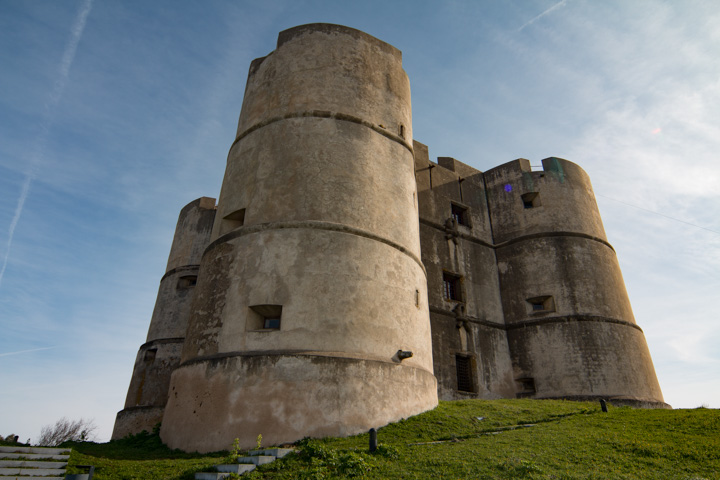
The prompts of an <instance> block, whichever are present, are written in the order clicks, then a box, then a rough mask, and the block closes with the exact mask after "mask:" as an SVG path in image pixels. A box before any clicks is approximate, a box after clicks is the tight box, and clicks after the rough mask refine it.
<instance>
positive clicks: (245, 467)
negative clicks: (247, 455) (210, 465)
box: [215, 463, 256, 475]
mask: <svg viewBox="0 0 720 480" xmlns="http://www.w3.org/2000/svg"><path fill="white" fill-rule="evenodd" d="M215 468H216V469H217V471H218V472H221V473H237V474H238V475H242V474H243V473H247V472H252V471H253V470H255V468H256V467H255V465H253V464H247V463H233V464H231V465H215Z"/></svg>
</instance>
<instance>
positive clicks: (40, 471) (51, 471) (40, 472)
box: [0, 468, 65, 477]
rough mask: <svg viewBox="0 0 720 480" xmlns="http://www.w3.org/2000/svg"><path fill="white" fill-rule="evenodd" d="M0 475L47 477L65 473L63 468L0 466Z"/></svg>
mask: <svg viewBox="0 0 720 480" xmlns="http://www.w3.org/2000/svg"><path fill="white" fill-rule="evenodd" d="M0 475H4V476H6V477H7V476H12V475H18V476H28V475H29V476H33V477H47V476H51V475H55V476H57V475H65V469H64V468H0Z"/></svg>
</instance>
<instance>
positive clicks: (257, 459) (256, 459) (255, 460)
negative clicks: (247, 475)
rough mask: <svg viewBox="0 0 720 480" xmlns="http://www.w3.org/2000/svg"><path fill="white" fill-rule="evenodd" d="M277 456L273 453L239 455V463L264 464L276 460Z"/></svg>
mask: <svg viewBox="0 0 720 480" xmlns="http://www.w3.org/2000/svg"><path fill="white" fill-rule="evenodd" d="M274 461H275V457H273V456H272V455H253V456H252V457H238V459H237V463H246V464H247V463H252V464H253V465H264V464H266V463H270V462H274Z"/></svg>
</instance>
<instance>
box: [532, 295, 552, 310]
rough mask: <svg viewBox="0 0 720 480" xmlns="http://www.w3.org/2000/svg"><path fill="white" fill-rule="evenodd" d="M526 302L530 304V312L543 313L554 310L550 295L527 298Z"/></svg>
mask: <svg viewBox="0 0 720 480" xmlns="http://www.w3.org/2000/svg"><path fill="white" fill-rule="evenodd" d="M527 302H528V303H529V304H530V308H531V313H544V312H554V311H555V301H554V300H553V297H551V296H550V295H544V296H542V297H533V298H528V299H527Z"/></svg>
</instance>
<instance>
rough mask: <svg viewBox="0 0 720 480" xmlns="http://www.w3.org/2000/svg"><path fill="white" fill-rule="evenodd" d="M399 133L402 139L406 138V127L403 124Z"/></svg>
mask: <svg viewBox="0 0 720 480" xmlns="http://www.w3.org/2000/svg"><path fill="white" fill-rule="evenodd" d="M399 133H400V136H401V137H402V138H405V125H402V124H401V125H400V131H399Z"/></svg>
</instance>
